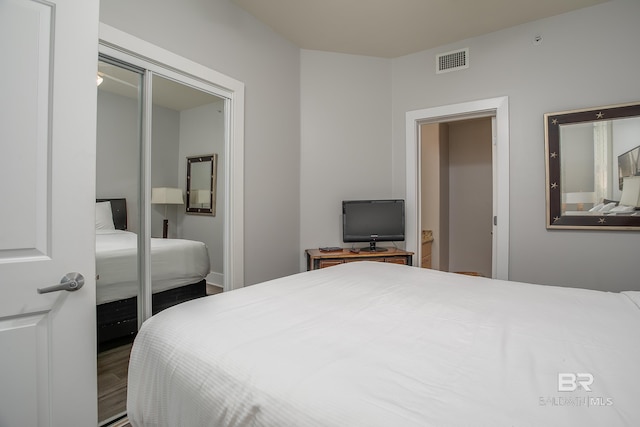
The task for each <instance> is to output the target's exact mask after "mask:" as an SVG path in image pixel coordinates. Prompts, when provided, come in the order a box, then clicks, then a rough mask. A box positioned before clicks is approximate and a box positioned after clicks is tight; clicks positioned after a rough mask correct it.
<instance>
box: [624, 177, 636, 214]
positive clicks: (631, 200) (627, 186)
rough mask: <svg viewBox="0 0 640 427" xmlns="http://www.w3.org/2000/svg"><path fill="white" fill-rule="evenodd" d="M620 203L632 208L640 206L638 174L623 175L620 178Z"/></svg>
mask: <svg viewBox="0 0 640 427" xmlns="http://www.w3.org/2000/svg"><path fill="white" fill-rule="evenodd" d="M620 204H621V205H624V206H633V207H634V208H638V207H640V176H625V177H624V178H623V179H622V194H621V195H620Z"/></svg>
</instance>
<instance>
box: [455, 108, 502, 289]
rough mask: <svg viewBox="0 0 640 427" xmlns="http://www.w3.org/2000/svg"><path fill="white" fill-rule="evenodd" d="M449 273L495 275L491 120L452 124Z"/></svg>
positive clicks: (484, 119) (465, 121) (463, 121)
mask: <svg viewBox="0 0 640 427" xmlns="http://www.w3.org/2000/svg"><path fill="white" fill-rule="evenodd" d="M448 148H449V270H448V271H474V272H478V273H480V274H482V275H483V276H484V277H491V274H492V271H491V270H492V256H491V248H492V246H491V245H492V236H491V232H492V230H493V226H492V220H493V206H492V204H491V200H492V195H493V180H492V173H493V167H492V163H491V162H492V158H491V118H489V117H485V118H482V119H476V120H462V121H457V122H452V123H449V147H448Z"/></svg>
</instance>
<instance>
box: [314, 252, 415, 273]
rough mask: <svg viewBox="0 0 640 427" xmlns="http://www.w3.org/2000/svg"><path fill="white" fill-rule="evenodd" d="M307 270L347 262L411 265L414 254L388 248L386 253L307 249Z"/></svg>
mask: <svg viewBox="0 0 640 427" xmlns="http://www.w3.org/2000/svg"><path fill="white" fill-rule="evenodd" d="M305 254H306V256H307V270H317V269H319V268H325V267H331V266H334V265H338V264H344V263H345V262H354V261H377V262H392V263H394V264H402V265H411V263H412V260H413V252H407V251H405V250H402V249H396V248H388V250H387V251H384V252H364V251H361V252H357V253H356V252H351V251H350V250H349V249H341V250H338V251H329V252H324V251H321V250H320V249H307V250H306V251H305Z"/></svg>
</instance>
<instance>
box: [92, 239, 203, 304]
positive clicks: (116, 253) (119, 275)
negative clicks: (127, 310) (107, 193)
mask: <svg viewBox="0 0 640 427" xmlns="http://www.w3.org/2000/svg"><path fill="white" fill-rule="evenodd" d="M137 239H138V237H137V235H136V234H135V233H131V232H129V231H122V230H96V273H97V277H98V280H97V281H96V283H97V287H96V300H97V303H98V304H103V303H106V302H110V301H115V300H119V299H125V298H130V297H133V296H135V295H137V293H138V261H137V253H138V242H137ZM208 274H209V252H208V251H207V247H206V246H205V244H204V243H202V242H197V241H192V240H182V239H151V281H152V289H153V292H154V293H156V292H160V291H164V290H167V289H171V288H175V287H178V286H183V285H187V284H190V283H195V282H198V281H200V280H202V279H204V278H205V277H206V276H207V275H208Z"/></svg>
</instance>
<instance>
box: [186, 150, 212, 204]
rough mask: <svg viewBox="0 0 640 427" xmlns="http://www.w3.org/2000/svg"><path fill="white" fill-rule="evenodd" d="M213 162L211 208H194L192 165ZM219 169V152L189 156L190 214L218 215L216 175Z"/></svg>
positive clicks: (188, 194) (187, 191)
mask: <svg viewBox="0 0 640 427" xmlns="http://www.w3.org/2000/svg"><path fill="white" fill-rule="evenodd" d="M205 162H211V177H210V181H209V185H210V189H211V191H210V192H209V206H210V207H209V208H192V207H190V206H191V165H192V164H194V163H205ZM217 169H218V155H217V154H206V155H204V156H192V157H187V188H186V193H187V203H186V205H185V206H186V209H185V210H186V212H187V213H189V214H197V215H211V216H216V181H217V179H216V175H217V172H216V171H217Z"/></svg>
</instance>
